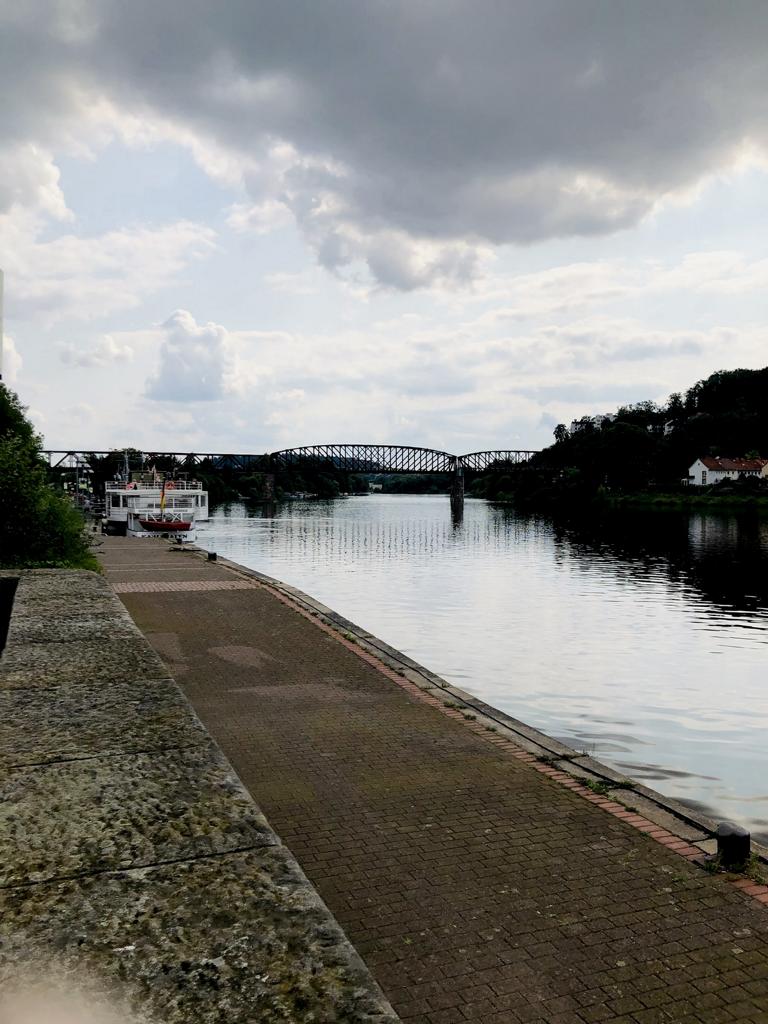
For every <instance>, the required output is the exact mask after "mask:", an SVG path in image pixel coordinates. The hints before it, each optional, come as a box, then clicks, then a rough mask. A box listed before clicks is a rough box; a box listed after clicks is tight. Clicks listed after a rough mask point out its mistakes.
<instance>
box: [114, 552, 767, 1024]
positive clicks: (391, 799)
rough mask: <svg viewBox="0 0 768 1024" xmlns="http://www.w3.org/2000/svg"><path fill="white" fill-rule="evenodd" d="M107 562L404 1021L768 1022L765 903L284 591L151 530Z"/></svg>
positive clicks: (125, 597) (141, 621)
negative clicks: (386, 664)
mask: <svg viewBox="0 0 768 1024" xmlns="http://www.w3.org/2000/svg"><path fill="white" fill-rule="evenodd" d="M102 559H103V561H104V563H105V565H106V567H107V573H108V577H109V578H110V580H111V581H112V582H113V583H114V584H116V585H117V589H118V591H123V593H122V594H121V596H122V599H123V600H124V602H125V604H126V606H127V607H128V609H129V611H130V612H131V614H132V615H133V617H134V618H135V620H136V622H137V623H138V625H139V627H140V628H141V629H142V631H143V632H144V633H145V634H146V636H147V637H148V638H149V640H150V642H151V643H152V644H153V645H154V646H155V648H156V649H157V651H158V653H159V654H160V655H161V657H162V658H163V659H164V660H165V661H166V662H167V664H168V665H169V667H170V669H171V671H172V673H173V674H174V676H175V677H176V679H177V680H178V682H179V683H180V684H181V685H182V687H183V688H184V689H185V691H186V693H187V695H188V696H189V698H190V700H191V701H192V703H193V705H194V707H195V708H196V710H197V712H198V714H199V715H200V716H201V718H202V719H203V721H204V722H205V724H206V726H207V727H208V728H209V730H210V731H211V732H212V733H213V735H214V736H215V737H216V739H217V740H218V742H219V743H220V745H221V746H222V747H223V749H224V752H225V754H226V755H227V757H228V758H229V759H230V761H231V762H232V764H233V765H234V767H235V769H236V770H237V772H238V773H239V775H240V777H241V778H242V780H243V781H244V783H245V784H246V786H247V787H248V788H249V789H250V791H251V792H252V794H253V796H254V797H255V799H256V801H257V802H258V803H259V804H260V806H261V807H262V808H263V810H264V812H265V813H266V815H267V816H268V818H269V819H270V822H271V824H272V825H273V827H274V828H275V829H276V831H277V832H278V833H279V834H280V835H281V837H282V838H283V840H284V841H285V843H286V844H287V845H288V847H289V848H290V849H291V850H292V852H293V853H294V854H295V856H296V857H297V859H298V860H299V862H300V864H301V865H302V867H303V869H304V871H305V872H306V873H307V875H308V876H309V878H310V879H311V880H312V882H313V883H314V884H315V885H316V886H317V888H318V890H319V891H320V893H321V895H322V896H323V897H324V899H325V900H326V902H327V904H328V905H329V907H330V908H331V910H332V911H333V913H334V915H335V916H336V918H337V919H338V921H339V922H340V923H341V925H342V926H343V928H344V929H345V931H346V932H347V935H348V936H349V937H350V939H351V940H352V942H353V943H354V945H355V946H356V948H357V949H358V951H359V952H360V953H361V954H362V956H363V957H364V959H365V960H366V962H367V963H368V965H369V967H370V968H371V970H372V972H373V973H374V975H375V977H376V978H377V980H378V981H379V983H380V984H381V986H382V988H383V989H384V991H385V993H386V995H387V996H388V997H389V999H390V1000H391V1002H392V1003H393V1005H394V1007H395V1010H396V1011H398V1013H399V1014H400V1016H401V1017H402V1019H403V1020H404V1021H406V1022H408V1024H417V1022H418V1024H455V1022H463V1021H477V1022H484V1024H490V1022H493V1024H520V1022H541V1024H544V1022H546V1024H593V1022H608V1024H667V1022H676V1024H721V1022H728V1021H743V1022H752V1024H768V907H765V906H761V905H760V904H758V903H757V902H755V900H753V899H751V898H750V897H749V896H748V895H745V894H743V893H742V892H740V891H739V890H737V889H736V888H734V886H733V885H730V884H728V883H727V882H726V881H724V880H723V879H722V878H721V877H717V876H712V875H710V874H708V873H706V872H705V871H703V870H702V869H701V868H700V867H697V866H696V865H694V864H691V863H689V862H688V861H687V860H685V859H684V858H683V857H681V856H679V855H677V854H676V853H674V852H673V851H671V850H669V849H665V848H664V847H662V846H660V845H659V844H658V843H656V842H654V841H653V840H652V839H651V838H650V837H649V836H647V835H645V834H643V833H642V832H640V831H638V830H636V829H634V828H632V827H631V826H630V825H629V824H627V823H626V822H624V821H620V820H618V819H617V818H615V817H613V816H611V815H610V814H608V813H606V812H605V811H604V810H602V809H601V808H600V807H597V806H595V805H594V804H593V803H589V802H588V801H587V800H585V799H584V798H583V797H581V796H579V795H577V794H575V793H574V792H572V791H571V790H569V789H568V788H566V787H564V786H563V785H561V784H559V783H557V782H555V781H552V780H551V779H549V778H547V777H545V776H542V775H541V774H540V773H539V772H537V771H535V770H534V769H533V768H532V767H530V766H529V765H526V764H525V763H522V762H521V761H519V760H517V759H515V758H514V757H513V756H511V755H510V753H509V752H508V751H507V750H505V749H503V748H502V747H500V746H498V745H494V744H493V743H492V742H490V740H489V738H487V737H486V736H485V735H482V734H480V733H479V732H477V731H474V730H473V729H472V728H470V727H469V725H468V723H467V722H465V721H463V720H460V719H458V717H457V716H455V715H454V716H449V715H446V714H445V713H444V712H442V711H441V710H438V709H436V708H435V707H433V706H430V705H429V704H427V703H425V702H424V701H423V700H422V699H421V698H420V697H419V696H418V695H417V694H414V693H412V692H408V691H407V690H405V689H404V688H403V687H402V686H399V685H398V684H397V683H396V682H394V681H392V680H391V679H389V678H387V677H386V676H385V675H384V674H382V673H381V672H379V671H377V669H376V668H375V667H372V666H371V665H369V664H367V663H366V662H364V661H363V660H362V659H361V658H359V657H358V656H357V655H356V654H355V653H354V652H353V651H351V650H349V649H348V648H347V647H346V646H344V645H343V644H342V643H341V642H339V640H338V639H336V638H335V637H333V636H330V635H328V634H327V633H325V632H323V631H322V630H320V629H319V628H318V627H317V626H316V625H315V624H313V623H312V622H309V621H308V620H307V619H306V618H305V617H303V616H302V615H300V614H299V613H298V612H297V611H295V610H294V609H292V608H291V607H289V606H287V605H286V604H285V603H284V602H283V601H281V600H279V599H278V598H277V597H276V596H275V595H274V594H273V593H272V592H270V591H269V590H267V589H265V588H263V587H257V586H253V587H246V588H240V589H237V590H232V589H217V588H216V587H215V586H214V584H215V583H216V581H221V582H222V584H225V583H226V582H227V581H229V582H232V581H234V580H238V579H242V577H240V576H237V575H235V574H233V573H232V572H231V571H230V570H227V569H226V568H224V567H223V566H221V565H214V564H211V563H206V562H205V561H203V560H202V559H201V558H200V557H199V556H196V555H194V554H192V553H190V552H186V553H182V552H173V551H170V550H169V549H168V548H166V547H165V545H161V544H159V543H155V542H152V541H148V542H145V543H142V542H136V541H134V542H131V541H124V540H118V539H108V540H107V541H106V543H105V545H104V548H103V550H102ZM129 582H130V583H131V584H132V586H131V587H130V588H126V587H124V586H122V585H123V584H126V583H129ZM153 582H162V583H164V584H165V586H163V587H160V588H154V589H153V587H152V584H153ZM174 582H177V583H179V584H183V585H184V586H183V589H178V590H175V589H171V586H170V584H172V583H174ZM197 582H199V583H205V584H208V586H206V587H205V588H202V587H201V588H194V587H193V586H192V584H194V583H197ZM140 583H142V584H144V586H143V590H142V588H141V587H139V586H138V584H140ZM126 591H132V592H126Z"/></svg>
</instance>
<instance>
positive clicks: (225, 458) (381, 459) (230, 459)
mask: <svg viewBox="0 0 768 1024" xmlns="http://www.w3.org/2000/svg"><path fill="white" fill-rule="evenodd" d="M43 454H44V455H45V456H46V457H47V459H48V465H49V466H50V467H51V468H52V469H75V468H78V467H83V466H86V465H87V464H88V461H89V459H90V458H91V457H92V456H97V457H99V458H104V457H105V456H108V455H111V456H116V455H117V456H122V450H120V449H113V450H110V451H104V450H101V451H95V450H85V449H69V450H65V449H48V450H46V451H44V453H43ZM535 454H536V452H535V451H529V450H522V449H495V450H489V451H484V452H471V453H470V454H468V455H451V454H450V453H449V452H442V451H438V450H436V449H433V448H415V447H412V446H410V445H390V444H315V445H306V446H304V447H301V448H286V449H283V450H282V451H277V452H267V453H264V454H236V453H227V452H142V453H141V455H142V465H143V466H144V467H149V466H152V465H153V464H155V463H158V464H161V463H163V462H168V461H173V462H174V463H175V464H177V465H178V466H179V468H183V469H188V470H194V469H195V468H197V467H202V466H210V467H211V468H212V469H214V470H230V471H233V472H240V473H248V472H250V473H253V472H267V473H269V472H275V471H277V470H280V469H300V468H311V469H320V468H322V467H323V466H326V467H333V468H334V469H338V470H342V471H346V472H348V473H455V472H458V471H460V470H470V471H474V472H483V471H484V470H487V469H488V468H489V467H490V466H493V465H497V464H504V465H519V464H520V463H523V462H527V461H528V459H530V458H531V456H532V455H535ZM132 468H136V467H135V466H133V467H132Z"/></svg>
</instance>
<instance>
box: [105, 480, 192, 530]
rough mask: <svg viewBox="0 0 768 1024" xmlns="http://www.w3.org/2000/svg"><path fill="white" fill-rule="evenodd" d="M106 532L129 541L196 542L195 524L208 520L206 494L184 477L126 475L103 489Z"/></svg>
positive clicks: (110, 482)
mask: <svg viewBox="0 0 768 1024" xmlns="http://www.w3.org/2000/svg"><path fill="white" fill-rule="evenodd" d="M104 496H105V505H106V507H105V532H106V533H110V534H119V535H121V536H128V537H164V538H167V539H169V540H173V541H178V542H182V543H190V542H192V541H194V539H195V524H196V523H197V522H199V521H201V520H204V519H208V517H209V513H208V492H207V491H205V490H203V487H202V485H201V484H200V482H199V481H198V480H189V479H187V477H186V475H184V474H179V475H177V476H174V477H164V476H163V474H162V473H157V472H150V473H126V475H125V479H122V480H110V481H109V482H108V483H107V484H106V485H105V495H104Z"/></svg>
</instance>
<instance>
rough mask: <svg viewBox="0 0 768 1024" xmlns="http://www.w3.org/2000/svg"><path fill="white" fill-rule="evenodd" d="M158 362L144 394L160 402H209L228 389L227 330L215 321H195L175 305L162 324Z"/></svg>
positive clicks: (227, 391) (230, 356)
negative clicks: (205, 322)
mask: <svg viewBox="0 0 768 1024" xmlns="http://www.w3.org/2000/svg"><path fill="white" fill-rule="evenodd" d="M162 330H163V334H164V339H163V342H162V344H161V346H160V366H159V369H158V371H157V373H156V374H155V375H154V376H153V377H150V378H149V380H148V381H147V386H146V395H147V397H148V398H152V399H154V400H155V401H160V402H212V401H217V400H219V399H222V398H224V397H225V395H227V394H228V393H229V392H230V391H231V371H232V352H231V348H232V346H231V342H230V339H229V333H228V331H227V330H226V329H225V328H224V327H221V326H220V325H219V324H213V323H208V324H198V323H197V322H196V321H195V318H194V317H193V316H192V314H191V313H189V312H187V310H184V309H178V310H176V312H175V313H173V315H172V316H170V317H169V318H168V320H166V321H165V323H164V324H163V325H162Z"/></svg>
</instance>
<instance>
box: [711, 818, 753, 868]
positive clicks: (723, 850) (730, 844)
mask: <svg viewBox="0 0 768 1024" xmlns="http://www.w3.org/2000/svg"><path fill="white" fill-rule="evenodd" d="M715 835H716V836H717V856H718V857H719V858H720V863H721V864H722V866H723V867H724V868H739V867H743V866H744V865H745V864H746V863H747V861H748V860H749V854H750V839H751V837H750V834H749V832H747V830H746V829H745V828H742V827H741V825H734V824H733V822H730V821H721V822H720V824H719V825H718V826H717V832H716V833H715Z"/></svg>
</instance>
